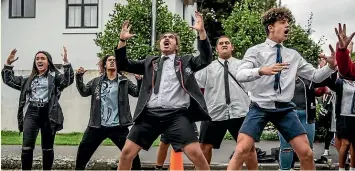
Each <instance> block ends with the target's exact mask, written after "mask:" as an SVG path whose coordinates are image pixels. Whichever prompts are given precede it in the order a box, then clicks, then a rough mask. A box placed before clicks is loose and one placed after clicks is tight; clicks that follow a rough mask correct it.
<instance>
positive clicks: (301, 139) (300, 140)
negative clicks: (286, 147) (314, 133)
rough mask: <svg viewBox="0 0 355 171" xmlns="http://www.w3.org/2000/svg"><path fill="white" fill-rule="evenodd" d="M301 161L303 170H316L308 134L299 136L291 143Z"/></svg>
mask: <svg viewBox="0 0 355 171" xmlns="http://www.w3.org/2000/svg"><path fill="white" fill-rule="evenodd" d="M289 143H290V144H291V146H292V148H293V149H294V151H295V152H296V154H297V156H298V158H299V159H300V164H301V170H316V166H315V163H314V158H313V151H312V149H311V147H310V145H309V141H308V138H307V135H306V134H302V135H299V136H297V137H295V138H293V139H292V140H291V141H290V142H289Z"/></svg>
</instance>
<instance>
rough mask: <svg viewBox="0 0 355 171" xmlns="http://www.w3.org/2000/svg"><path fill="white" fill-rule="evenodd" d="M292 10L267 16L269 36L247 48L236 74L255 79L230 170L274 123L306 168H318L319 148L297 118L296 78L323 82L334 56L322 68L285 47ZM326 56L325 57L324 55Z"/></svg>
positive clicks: (242, 79) (279, 10)
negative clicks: (313, 146)
mask: <svg viewBox="0 0 355 171" xmlns="http://www.w3.org/2000/svg"><path fill="white" fill-rule="evenodd" d="M292 18H293V17H292V13H291V11H290V10H288V9H287V8H272V9H270V10H268V11H267V12H266V13H265V14H264V15H263V17H262V23H263V25H264V26H265V29H266V33H267V39H266V41H265V42H263V43H260V44H258V45H255V46H253V47H251V48H249V49H248V50H247V52H246V53H245V55H244V58H243V64H242V65H241V66H240V68H239V71H238V73H237V75H236V78H237V80H238V81H240V82H250V81H253V82H252V84H250V85H252V87H250V88H251V89H250V91H249V92H248V93H249V97H250V99H251V101H252V103H251V105H250V109H249V112H248V114H247V116H246V118H245V120H244V123H243V125H242V127H241V128H240V131H239V135H238V142H237V146H236V149H235V153H234V155H233V157H232V159H231V161H230V162H229V165H228V170H236V169H241V168H242V164H243V162H244V161H246V159H247V157H248V155H249V152H250V150H251V149H252V148H253V145H254V142H258V141H260V136H261V133H262V132H263V129H264V127H265V126H266V124H267V123H268V122H269V121H271V122H272V123H273V124H274V125H275V127H276V128H277V129H278V131H280V133H281V134H282V136H283V137H284V138H285V140H286V141H287V142H288V143H290V144H291V145H292V147H293V149H294V151H295V152H296V154H297V156H298V157H299V159H300V163H301V170H315V164H314V161H313V152H312V149H311V148H310V145H309V142H308V139H307V136H306V131H305V130H304V128H303V127H302V124H301V122H300V121H299V119H298V118H297V115H296V112H295V110H294V109H295V105H294V103H292V102H291V99H292V98H293V93H294V89H295V78H296V76H300V77H303V78H305V79H308V80H310V81H313V82H316V83H318V82H321V81H323V80H325V79H326V78H328V77H329V76H330V75H331V74H332V73H333V72H334V70H335V67H336V63H335V59H334V57H329V58H326V61H327V62H328V65H327V66H325V67H323V68H320V69H316V68H314V67H313V66H312V65H311V64H310V63H308V62H307V61H306V60H305V59H304V58H303V57H302V56H301V55H300V54H299V53H298V52H297V51H296V50H293V49H289V48H287V47H284V46H283V45H282V42H283V41H285V40H286V39H287V37H288V34H289V31H290V29H289V22H290V23H291V22H292ZM323 57H324V56H323Z"/></svg>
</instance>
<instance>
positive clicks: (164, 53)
mask: <svg viewBox="0 0 355 171" xmlns="http://www.w3.org/2000/svg"><path fill="white" fill-rule="evenodd" d="M161 54H163V55H164V56H169V55H172V54H174V52H161Z"/></svg>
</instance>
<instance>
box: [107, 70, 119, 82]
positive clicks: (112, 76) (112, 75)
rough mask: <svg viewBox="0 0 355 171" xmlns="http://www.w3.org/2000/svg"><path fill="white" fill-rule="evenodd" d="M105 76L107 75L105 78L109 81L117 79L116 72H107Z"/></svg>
mask: <svg viewBox="0 0 355 171" xmlns="http://www.w3.org/2000/svg"><path fill="white" fill-rule="evenodd" d="M106 75H107V78H108V79H109V80H113V79H115V78H116V77H117V71H116V70H112V71H111V70H107V71H106Z"/></svg>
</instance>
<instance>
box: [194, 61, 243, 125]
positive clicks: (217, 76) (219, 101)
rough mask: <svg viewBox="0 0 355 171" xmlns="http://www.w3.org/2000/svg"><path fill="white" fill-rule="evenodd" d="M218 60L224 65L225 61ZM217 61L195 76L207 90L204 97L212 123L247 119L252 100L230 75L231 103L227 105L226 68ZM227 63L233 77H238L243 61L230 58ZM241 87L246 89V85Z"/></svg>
mask: <svg viewBox="0 0 355 171" xmlns="http://www.w3.org/2000/svg"><path fill="white" fill-rule="evenodd" d="M217 60H219V61H220V62H221V63H222V64H224V61H225V60H224V59H221V58H218V59H217ZM217 60H214V61H212V63H211V64H210V65H208V66H207V67H206V68H204V69H202V70H200V71H198V72H196V74H195V78H196V80H197V82H198V83H199V85H200V87H202V88H205V92H204V97H205V100H206V104H207V108H208V111H209V115H210V116H211V118H212V121H223V120H228V119H233V118H240V117H245V116H246V114H247V113H248V111H249V105H250V99H249V97H248V95H247V94H246V93H245V92H244V91H243V89H242V88H240V86H239V85H238V84H237V83H236V82H235V81H234V79H233V78H232V77H231V76H230V75H229V74H228V82H229V92H230V99H231V103H230V104H229V105H227V103H226V98H225V85H224V67H223V66H222V65H221V64H220V63H219V62H218V61H217ZM227 61H228V70H229V72H231V73H232V75H236V74H237V72H238V68H239V67H240V65H241V64H242V61H241V60H238V59H235V58H233V57H231V58H229V59H228V60H227ZM241 86H243V88H244V87H245V85H244V84H241Z"/></svg>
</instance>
